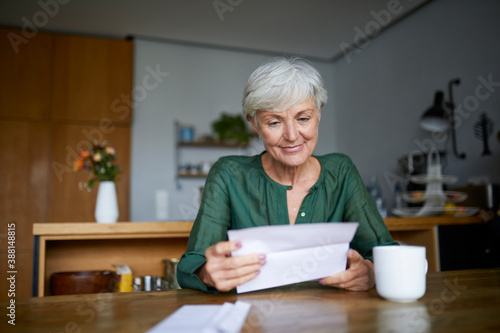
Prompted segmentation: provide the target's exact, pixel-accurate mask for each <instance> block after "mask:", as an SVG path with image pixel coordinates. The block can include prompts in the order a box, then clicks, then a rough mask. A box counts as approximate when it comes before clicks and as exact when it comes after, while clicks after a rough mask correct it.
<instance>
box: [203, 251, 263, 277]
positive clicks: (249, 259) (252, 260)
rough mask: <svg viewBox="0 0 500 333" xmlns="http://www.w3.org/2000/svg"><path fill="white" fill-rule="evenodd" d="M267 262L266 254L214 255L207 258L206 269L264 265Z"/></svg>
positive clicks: (223, 269)
mask: <svg viewBox="0 0 500 333" xmlns="http://www.w3.org/2000/svg"><path fill="white" fill-rule="evenodd" d="M265 263H266V255H265V254H248V255H244V256H238V257H225V256H223V257H212V258H210V260H207V264H206V265H207V266H206V269H207V271H209V272H212V273H216V272H218V271H227V270H237V269H239V268H242V267H246V266H252V265H257V266H263V265H264V264H265Z"/></svg>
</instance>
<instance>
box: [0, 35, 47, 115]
mask: <svg viewBox="0 0 500 333" xmlns="http://www.w3.org/2000/svg"><path fill="white" fill-rule="evenodd" d="M9 33H12V34H18V35H22V34H21V33H20V31H17V30H9V29H2V28H0V35H1V36H2V38H0V88H1V89H0V117H2V118H4V117H8V118H30V119H48V118H49V116H50V91H51V81H52V75H51V72H52V64H53V57H52V52H53V44H54V35H51V34H45V33H41V32H40V33H38V34H37V36H36V38H32V39H30V40H29V42H28V43H26V44H22V45H20V46H19V50H18V52H16V50H15V49H14V48H13V46H12V45H11V43H10V41H9V39H8V38H7V36H8V35H9Z"/></svg>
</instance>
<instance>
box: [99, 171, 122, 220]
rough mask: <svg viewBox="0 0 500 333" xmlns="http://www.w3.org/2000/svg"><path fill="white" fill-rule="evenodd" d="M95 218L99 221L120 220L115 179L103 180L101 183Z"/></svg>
mask: <svg viewBox="0 0 500 333" xmlns="http://www.w3.org/2000/svg"><path fill="white" fill-rule="evenodd" d="M95 220H96V221H97V223H115V222H116V221H117V220H118V200H117V198H116V186H115V182H113V181H103V182H100V184H99V190H98V191H97V201H96V204H95Z"/></svg>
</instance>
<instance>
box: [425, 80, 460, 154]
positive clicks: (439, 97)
mask: <svg viewBox="0 0 500 333" xmlns="http://www.w3.org/2000/svg"><path fill="white" fill-rule="evenodd" d="M459 84H460V79H453V80H450V82H449V83H448V94H449V96H450V100H449V101H448V102H444V103H443V100H444V93H443V92H442V91H441V90H438V91H436V94H435V95H434V104H433V105H432V106H431V107H430V108H429V109H427V110H426V111H425V112H424V114H423V115H422V117H421V119H420V126H421V127H422V128H423V129H425V130H427V131H431V132H444V131H447V130H450V131H451V140H452V144H453V153H454V154H455V156H456V157H457V158H459V159H465V156H466V155H465V153H458V152H457V139H456V134H455V103H454V102H453V91H452V90H453V85H459ZM443 104H444V105H445V106H446V108H445V107H444V106H443Z"/></svg>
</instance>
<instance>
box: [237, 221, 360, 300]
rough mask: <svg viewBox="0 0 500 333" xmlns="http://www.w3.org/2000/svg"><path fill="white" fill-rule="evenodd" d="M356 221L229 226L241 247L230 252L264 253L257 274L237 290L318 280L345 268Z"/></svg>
mask: <svg viewBox="0 0 500 333" xmlns="http://www.w3.org/2000/svg"><path fill="white" fill-rule="evenodd" d="M357 228H358V223H357V222H344V223H311V224H297V225H272V226H261V227H254V228H246V229H239V230H228V232H227V234H228V238H229V240H230V241H240V242H241V244H242V247H241V248H240V249H238V250H237V251H233V252H232V255H233V256H240V255H246V254H255V253H263V254H265V255H266V264H265V265H264V266H262V269H261V270H260V274H259V275H258V276H257V277H256V278H255V279H253V280H250V281H248V282H246V283H244V284H242V285H240V286H238V287H236V291H237V292H238V293H244V292H249V291H254V290H260V289H266V288H272V287H278V286H284V285H288V284H292V283H298V282H304V281H311V280H317V279H320V278H324V277H327V276H330V275H333V274H336V273H339V272H342V271H344V270H345V269H346V264H347V251H348V250H349V243H350V242H351V241H352V239H353V237H354V234H355V233H356V229H357Z"/></svg>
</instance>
